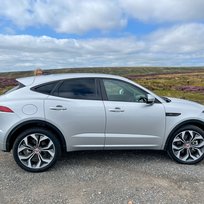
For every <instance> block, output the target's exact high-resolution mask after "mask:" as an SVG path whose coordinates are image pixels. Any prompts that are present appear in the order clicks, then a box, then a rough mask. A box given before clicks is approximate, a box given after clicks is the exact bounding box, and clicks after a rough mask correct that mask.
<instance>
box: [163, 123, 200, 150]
mask: <svg viewBox="0 0 204 204" xmlns="http://www.w3.org/2000/svg"><path fill="white" fill-rule="evenodd" d="M187 125H195V126H197V127H199V128H201V129H202V130H203V131H204V122H203V121H200V120H187V121H183V122H181V123H179V124H178V125H177V126H176V127H174V128H173V130H172V131H171V132H170V133H169V135H168V137H167V140H166V143H165V146H164V150H167V148H168V143H169V140H170V138H171V137H172V135H173V134H174V133H175V132H176V131H177V130H178V129H180V128H181V127H184V126H187Z"/></svg>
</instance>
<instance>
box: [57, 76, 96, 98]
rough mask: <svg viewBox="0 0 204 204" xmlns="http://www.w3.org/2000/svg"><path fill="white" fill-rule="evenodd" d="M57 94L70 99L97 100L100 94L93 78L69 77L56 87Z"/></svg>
mask: <svg viewBox="0 0 204 204" xmlns="http://www.w3.org/2000/svg"><path fill="white" fill-rule="evenodd" d="M58 96H59V97H64V98H72V99H85V100H98V99H100V95H99V92H98V89H97V83H96V80H95V79H94V78H78V79H69V80H66V81H64V82H63V83H62V85H61V86H60V87H59V89H58Z"/></svg>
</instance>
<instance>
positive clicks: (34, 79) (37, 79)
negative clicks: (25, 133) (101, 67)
mask: <svg viewBox="0 0 204 204" xmlns="http://www.w3.org/2000/svg"><path fill="white" fill-rule="evenodd" d="M87 77H94V78H114V79H123V80H127V79H125V78H123V77H120V76H116V75H111V74H98V73H68V74H50V75H41V76H31V77H24V78H18V79H16V80H17V81H18V82H20V83H21V84H23V85H25V86H35V85H40V84H43V83H48V82H52V81H58V80H64V79H71V78H87Z"/></svg>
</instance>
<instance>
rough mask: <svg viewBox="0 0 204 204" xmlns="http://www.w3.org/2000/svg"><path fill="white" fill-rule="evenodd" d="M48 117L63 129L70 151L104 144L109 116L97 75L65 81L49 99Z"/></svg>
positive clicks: (100, 147) (99, 146) (48, 119)
mask: <svg viewBox="0 0 204 204" xmlns="http://www.w3.org/2000/svg"><path fill="white" fill-rule="evenodd" d="M45 117H46V119H47V121H48V122H50V123H52V124H55V125H56V126H57V127H58V128H59V129H60V130H61V131H62V133H63V134H64V136H65V139H66V143H67V149H68V151H70V150H83V149H103V148H104V139H105V120H106V118H105V109H104V104H103V102H102V100H101V95H100V90H99V86H98V80H97V79H95V78H75V79H67V80H65V81H63V82H61V84H60V85H58V87H57V88H56V90H55V91H54V92H53V93H52V94H51V95H50V96H49V97H48V98H47V99H46V100H45Z"/></svg>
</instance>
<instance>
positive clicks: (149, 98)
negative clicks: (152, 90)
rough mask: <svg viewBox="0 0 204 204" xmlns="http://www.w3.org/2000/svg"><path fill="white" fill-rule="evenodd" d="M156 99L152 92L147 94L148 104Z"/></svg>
mask: <svg viewBox="0 0 204 204" xmlns="http://www.w3.org/2000/svg"><path fill="white" fill-rule="evenodd" d="M154 101H155V97H154V96H152V95H151V94H147V101H146V103H147V104H153V103H154Z"/></svg>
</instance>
